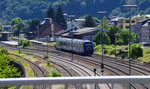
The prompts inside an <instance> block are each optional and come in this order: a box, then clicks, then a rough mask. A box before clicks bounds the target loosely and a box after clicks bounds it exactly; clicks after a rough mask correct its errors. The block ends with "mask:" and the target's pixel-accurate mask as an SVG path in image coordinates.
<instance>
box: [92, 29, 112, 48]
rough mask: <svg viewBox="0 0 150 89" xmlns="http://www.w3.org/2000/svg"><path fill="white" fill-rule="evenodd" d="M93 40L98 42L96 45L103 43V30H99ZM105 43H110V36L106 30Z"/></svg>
mask: <svg viewBox="0 0 150 89" xmlns="http://www.w3.org/2000/svg"><path fill="white" fill-rule="evenodd" d="M93 41H94V42H95V43H96V45H99V44H102V31H100V32H98V33H97V34H96V35H95V36H94V38H93ZM103 44H107V45H109V44H110V37H109V36H108V35H107V33H106V32H103Z"/></svg>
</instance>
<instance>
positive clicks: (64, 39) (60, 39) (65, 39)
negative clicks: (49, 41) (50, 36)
mask: <svg viewBox="0 0 150 89" xmlns="http://www.w3.org/2000/svg"><path fill="white" fill-rule="evenodd" d="M56 40H59V41H67V42H72V39H71V38H56ZM85 42H91V41H90V40H81V39H73V43H81V44H82V43H85Z"/></svg>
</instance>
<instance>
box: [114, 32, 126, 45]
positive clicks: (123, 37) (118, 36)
mask: <svg viewBox="0 0 150 89" xmlns="http://www.w3.org/2000/svg"><path fill="white" fill-rule="evenodd" d="M122 42H123V44H120V43H122ZM118 43H119V44H118ZM128 43H129V31H124V30H121V31H118V32H117V34H116V44H118V45H128Z"/></svg>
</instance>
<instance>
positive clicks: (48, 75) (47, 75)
mask: <svg viewBox="0 0 150 89" xmlns="http://www.w3.org/2000/svg"><path fill="white" fill-rule="evenodd" d="M44 77H52V75H51V74H44Z"/></svg>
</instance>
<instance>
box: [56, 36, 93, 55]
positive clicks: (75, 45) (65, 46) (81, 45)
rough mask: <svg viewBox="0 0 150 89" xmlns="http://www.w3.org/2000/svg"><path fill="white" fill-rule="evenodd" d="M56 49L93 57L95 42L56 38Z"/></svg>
mask: <svg viewBox="0 0 150 89" xmlns="http://www.w3.org/2000/svg"><path fill="white" fill-rule="evenodd" d="M55 48H56V49H58V50H65V51H69V52H75V53H79V54H83V55H92V54H93V52H94V47H93V42H91V41H89V40H79V39H69V38H56V44H55Z"/></svg>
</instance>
